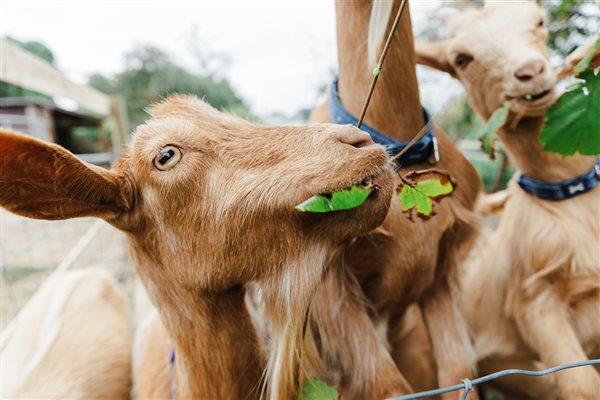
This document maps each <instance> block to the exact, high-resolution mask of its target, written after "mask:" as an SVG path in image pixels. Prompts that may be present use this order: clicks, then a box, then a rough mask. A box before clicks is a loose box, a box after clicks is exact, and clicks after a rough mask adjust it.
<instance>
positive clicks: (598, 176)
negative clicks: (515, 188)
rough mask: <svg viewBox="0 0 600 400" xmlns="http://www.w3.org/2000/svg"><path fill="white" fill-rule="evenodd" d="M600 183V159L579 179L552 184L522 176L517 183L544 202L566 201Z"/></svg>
mask: <svg viewBox="0 0 600 400" xmlns="http://www.w3.org/2000/svg"><path fill="white" fill-rule="evenodd" d="M599 181H600V157H598V158H597V159H596V164H595V165H594V167H593V168H592V169H591V170H590V171H589V172H587V173H585V174H583V175H581V176H578V177H577V178H573V179H567V180H565V181H562V182H557V183H550V182H544V181H538V180H537V179H533V178H530V177H528V176H525V175H520V176H519V178H518V180H517V182H518V183H519V186H521V188H522V189H523V190H524V191H526V192H527V193H531V194H532V195H534V196H537V197H539V198H540V199H544V200H566V199H570V198H571V197H575V196H577V195H580V194H582V193H585V192H589V191H590V190H592V189H593V188H595V187H596V185H598V182H599Z"/></svg>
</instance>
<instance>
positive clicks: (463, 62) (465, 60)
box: [454, 54, 473, 69]
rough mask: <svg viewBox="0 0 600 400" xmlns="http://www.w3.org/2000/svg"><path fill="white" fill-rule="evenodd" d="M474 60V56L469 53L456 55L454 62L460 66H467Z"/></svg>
mask: <svg viewBox="0 0 600 400" xmlns="http://www.w3.org/2000/svg"><path fill="white" fill-rule="evenodd" d="M471 61H473V57H471V56H469V55H467V54H459V55H457V56H456V59H455V60H454V64H456V66H457V67H458V68H461V69H463V68H466V67H467V65H469V63H470V62H471Z"/></svg>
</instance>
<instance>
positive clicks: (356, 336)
mask: <svg viewBox="0 0 600 400" xmlns="http://www.w3.org/2000/svg"><path fill="white" fill-rule="evenodd" d="M400 3H401V1H398V0H396V1H393V2H384V1H372V2H370V1H339V2H337V3H336V26H337V37H338V58H339V81H338V85H337V86H338V92H339V102H340V103H341V104H342V105H343V107H345V109H346V110H348V112H349V113H351V114H352V115H354V116H358V115H359V114H360V112H361V110H362V107H363V104H364V99H365V95H366V94H367V92H368V90H369V86H370V84H371V80H372V74H371V68H372V66H373V62H374V60H376V58H377V57H376V56H377V55H378V54H379V52H380V51H381V48H382V45H383V42H384V38H386V37H387V34H388V33H389V31H390V28H391V25H392V24H391V20H393V17H394V16H395V15H396V12H397V10H398V7H399V6H400ZM330 98H333V96H331V97H330ZM332 104H333V106H334V107H337V108H338V109H339V106H338V105H335V103H334V102H333V101H332V100H330V102H329V103H327V104H325V105H324V106H322V107H320V108H318V109H317V110H315V112H314V113H313V115H312V119H313V121H317V120H319V121H326V120H330V117H331V116H330V111H331V110H332ZM334 110H335V109H334ZM333 121H336V122H337V120H336V119H335V116H333ZM365 123H366V124H368V125H369V126H370V127H372V128H374V129H376V130H377V131H379V132H382V133H384V134H385V135H387V137H388V138H391V139H394V140H396V141H403V142H407V141H409V140H411V139H412V138H413V137H414V136H415V135H416V134H417V132H419V131H420V130H421V129H422V128H423V126H425V118H424V114H423V110H422V108H421V104H420V98H419V87H418V82H417V77H416V70H415V55H414V43H413V36H412V27H411V21H410V13H409V9H408V7H407V8H406V9H405V10H404V12H403V16H402V18H401V19H400V22H399V25H398V29H397V31H396V33H395V36H394V39H393V42H392V44H391V46H390V48H389V52H388V54H387V58H386V61H385V65H384V68H383V69H382V72H381V75H380V77H379V81H378V84H377V87H376V89H375V91H374V93H373V97H372V99H371V103H370V105H369V109H368V112H367V114H366V119H365ZM434 135H435V139H436V140H435V142H434V144H433V146H432V147H427V149H429V152H428V154H427V155H426V157H422V158H421V159H420V161H418V162H410V163H407V162H404V161H400V162H399V163H398V164H399V168H398V169H399V173H400V174H407V173H408V172H410V171H411V170H419V169H427V168H432V167H434V168H439V169H444V170H447V171H448V172H449V173H450V175H451V176H452V179H453V180H454V182H455V183H456V188H455V191H454V192H453V193H452V195H451V196H450V197H448V198H445V199H444V200H442V201H441V202H439V204H436V213H435V215H434V216H432V217H431V218H428V219H426V220H420V219H417V220H416V221H415V222H411V221H409V220H408V219H407V217H406V215H405V214H404V213H403V212H402V204H401V203H400V201H399V200H398V198H397V197H395V196H394V198H393V200H392V205H391V207H390V212H389V213H388V215H387V216H386V219H385V221H384V223H383V224H382V226H381V227H379V229H377V230H374V231H373V232H371V233H370V234H368V235H364V236H362V237H360V238H357V239H356V240H355V241H353V242H351V243H349V245H348V246H347V247H346V248H345V251H344V253H343V258H341V259H339V260H336V261H337V264H335V265H334V267H333V268H331V269H330V270H329V272H328V274H327V276H326V280H325V282H324V285H323V287H322V288H321V290H320V291H319V292H317V294H316V296H315V300H314V302H313V304H314V309H315V311H316V312H315V314H317V317H320V320H319V325H320V331H321V333H320V336H321V340H322V341H324V342H325V344H324V345H323V346H322V347H323V353H324V358H325V360H326V364H327V369H328V372H329V373H330V374H331V375H334V374H335V373H337V374H338V375H339V378H338V379H337V381H338V382H337V383H338V385H339V387H340V388H341V390H342V392H343V393H344V394H345V395H347V396H348V397H350V398H382V397H390V396H392V395H401V394H407V393H410V392H413V391H418V390H426V389H433V388H435V387H437V386H438V385H441V386H446V385H453V384H456V383H457V382H459V381H460V380H461V379H462V378H472V377H473V367H474V361H475V360H474V357H473V351H472V348H471V344H470V343H469V337H468V332H467V329H466V324H465V323H464V320H463V318H462V315H461V314H460V312H459V310H458V306H457V303H456V300H455V296H456V292H455V287H456V283H457V278H458V270H459V265H460V264H461V262H462V259H463V258H464V254H465V251H466V250H467V249H468V248H469V246H470V245H471V244H472V242H473V240H474V239H475V237H476V232H477V218H476V216H475V213H474V212H473V208H474V205H475V202H476V199H477V196H478V194H479V192H480V187H481V184H480V179H479V177H478V176H477V172H476V171H475V169H474V168H473V166H472V165H471V164H470V163H469V162H468V160H467V159H466V158H465V157H464V156H463V155H462V154H461V153H460V152H459V151H458V149H457V148H456V147H455V146H454V145H453V143H452V141H451V140H450V139H449V138H448V137H447V136H446V135H445V134H444V132H442V131H441V130H439V129H437V128H434ZM438 144H439V146H438ZM416 148H417V147H415V148H413V151H414V150H415V149H416ZM437 150H439V154H437V155H439V160H436V152H437ZM413 151H409V153H408V155H413V154H414V153H413ZM411 153H413V154H411ZM396 179H397V183H398V181H399V178H398V176H397V175H396ZM323 332H325V333H323ZM331 371H334V372H333V373H332V372H331ZM334 376H335V375H334ZM457 396H458V397H460V394H458V393H453V394H449V395H447V396H446V397H447V398H452V397H457Z"/></svg>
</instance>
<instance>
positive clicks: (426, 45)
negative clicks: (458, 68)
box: [415, 42, 455, 76]
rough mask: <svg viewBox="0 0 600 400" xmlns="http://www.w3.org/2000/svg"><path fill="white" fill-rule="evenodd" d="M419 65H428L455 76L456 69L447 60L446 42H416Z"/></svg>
mask: <svg viewBox="0 0 600 400" xmlns="http://www.w3.org/2000/svg"><path fill="white" fill-rule="evenodd" d="M415 55H416V58H417V64H421V65H426V66H428V67H431V68H434V69H437V70H439V71H442V72H447V73H449V74H450V75H452V76H455V73H454V69H453V68H452V66H451V65H450V63H448V60H447V59H446V43H445V42H436V43H432V42H415Z"/></svg>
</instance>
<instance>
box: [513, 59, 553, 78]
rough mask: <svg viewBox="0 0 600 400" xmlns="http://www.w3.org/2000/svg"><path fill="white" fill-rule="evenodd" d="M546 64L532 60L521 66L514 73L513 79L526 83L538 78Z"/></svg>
mask: <svg viewBox="0 0 600 400" xmlns="http://www.w3.org/2000/svg"><path fill="white" fill-rule="evenodd" d="M545 64H546V63H545V62H544V61H543V60H533V61H529V62H527V63H525V64H523V65H522V66H521V67H520V68H518V69H517V70H516V71H515V78H517V79H518V80H520V81H521V82H527V81H530V80H532V79H536V78H538V77H540V76H541V75H542V74H543V73H544V71H545V69H546V65H545Z"/></svg>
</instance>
